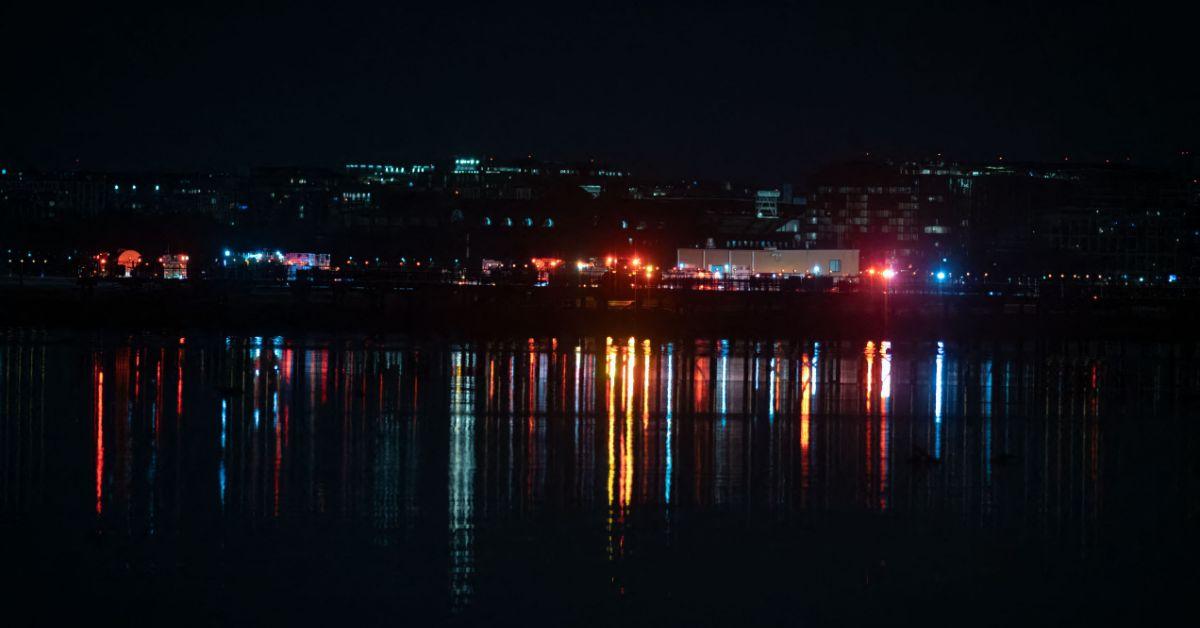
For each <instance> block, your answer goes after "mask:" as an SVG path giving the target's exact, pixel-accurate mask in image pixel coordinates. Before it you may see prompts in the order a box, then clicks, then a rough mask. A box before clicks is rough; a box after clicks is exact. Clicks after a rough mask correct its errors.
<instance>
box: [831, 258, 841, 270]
mask: <svg viewBox="0 0 1200 628" xmlns="http://www.w3.org/2000/svg"><path fill="white" fill-rule="evenodd" d="M829 272H831V273H840V272H842V260H840V259H831V260H829Z"/></svg>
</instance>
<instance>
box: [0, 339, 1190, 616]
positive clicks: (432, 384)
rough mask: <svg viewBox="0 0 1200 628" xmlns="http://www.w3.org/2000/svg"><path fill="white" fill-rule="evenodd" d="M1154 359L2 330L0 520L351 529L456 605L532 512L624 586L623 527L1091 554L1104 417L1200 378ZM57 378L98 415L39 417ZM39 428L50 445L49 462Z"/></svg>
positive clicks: (137, 527)
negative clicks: (867, 515) (1029, 538)
mask: <svg viewBox="0 0 1200 628" xmlns="http://www.w3.org/2000/svg"><path fill="white" fill-rule="evenodd" d="M48 347H49V348H50V352H49V353H48ZM1120 351H1123V350H1120ZM1147 351H1148V353H1147V355H1150V356H1151V357H1153V355H1156V354H1154V353H1153V351H1154V350H1153V349H1149V350H1147ZM81 356H82V357H81ZM1118 356H1120V357H1118ZM81 362H82V363H84V364H86V368H82V369H79V370H78V371H75V370H73V369H74V368H75V365H77V364H80V363H81ZM1144 364H1145V363H1144V362H1136V361H1131V360H1129V359H1128V358H1127V356H1124V354H1123V353H1120V352H1116V353H1114V350H1110V349H1106V348H1104V347H1092V348H1090V349H1089V350H1088V351H1081V350H1080V349H1079V348H1077V347H1076V348H1070V347H1046V346H1039V347H1032V348H1031V347H1027V346H1021V345H986V346H956V345H953V344H952V343H949V342H946V341H935V342H915V343H908V342H897V341H893V340H890V339H873V340H869V341H866V342H863V343H851V342H826V343H819V342H782V341H779V342H738V341H733V340H730V339H720V338H718V339H702V340H698V341H689V342H680V341H678V340H673V341H660V340H656V339H650V338H636V337H627V338H603V339H595V338H580V339H557V338H548V339H547V338H531V339H526V340H522V341H518V342H496V341H492V342H472V343H463V344H458V345H454V346H450V347H446V346H439V345H436V344H422V343H416V342H402V341H396V342H394V343H378V342H372V341H367V340H344V339H338V340H293V339H288V338H281V337H276V338H262V337H249V338H236V337H230V338H221V339H212V338H200V337H188V338H178V339H163V338H158V337H133V338H125V339H120V340H117V341H113V340H111V339H104V340H102V341H93V342H73V343H58V344H52V343H48V342H47V341H46V340H45V339H44V338H41V337H36V336H24V337H10V338H8V340H7V341H6V343H5V344H4V345H3V351H2V353H0V378H2V380H0V381H3V383H4V386H3V390H2V391H0V396H2V405H0V408H2V409H3V424H2V429H3V432H2V434H3V437H4V438H3V441H2V449H0V452H2V453H3V455H4V459H3V465H2V468H0V471H2V474H0V480H2V481H3V484H2V486H3V489H4V490H3V495H4V507H5V510H6V511H9V512H18V511H23V510H29V509H30V508H32V507H33V505H34V502H35V500H36V499H38V497H37V496H38V495H50V494H53V495H55V499H56V500H57V499H61V498H62V497H63V496H64V495H78V499H77V500H76V501H77V502H78V504H79V507H80V508H86V509H87V510H88V511H89V513H90V516H91V517H92V523H91V524H89V525H93V526H94V527H95V528H96V529H100V530H104V531H106V533H116V534H122V535H128V536H130V537H134V536H137V535H140V534H150V535H153V534H162V533H169V532H178V531H179V530H180V529H181V528H183V527H186V526H189V525H195V520H196V519H197V518H203V519H205V520H208V521H215V522H217V525H218V526H221V525H233V524H234V522H236V524H237V525H239V526H249V527H251V528H254V527H256V526H268V525H273V524H271V523H270V522H272V521H276V520H307V519H313V518H320V519H321V520H332V521H345V522H351V523H353V524H355V525H357V523H360V522H367V523H368V525H369V528H370V535H369V536H370V540H371V542H372V543H373V544H375V545H377V546H380V547H388V546H393V545H401V544H404V543H411V542H413V541H414V540H416V541H417V542H419V543H422V544H428V543H435V544H438V543H440V544H441V545H440V547H441V548H442V549H441V550H439V551H443V552H444V553H443V554H442V555H443V556H444V557H446V559H447V562H446V564H448V567H447V573H448V585H447V587H446V591H447V598H448V602H449V604H448V606H449V608H450V609H452V610H456V611H457V610H462V609H465V608H469V607H470V606H471V604H472V603H473V600H474V599H475V597H476V595H477V593H478V592H479V588H480V587H481V586H483V583H484V582H493V580H491V579H486V578H483V575H484V574H483V570H484V565H483V564H482V563H481V562H480V561H481V560H482V559H481V558H480V557H481V556H483V555H485V554H486V553H487V552H488V551H491V552H494V551H495V549H494V548H491V546H489V545H487V543H488V539H489V537H488V534H487V532H488V531H489V530H491V529H493V528H495V527H496V526H501V525H502V524H503V522H505V521H513V520H536V519H538V518H539V517H543V516H545V514H546V513H547V512H552V513H556V514H558V515H560V516H562V515H565V514H571V515H572V516H573V515H575V514H579V515H582V516H585V517H587V518H588V520H589V521H593V522H595V524H596V525H597V526H598V527H599V528H602V529H603V535H604V537H605V541H604V542H603V547H601V544H600V543H597V544H595V545H594V546H592V547H594V548H595V551H596V552H600V553H601V554H603V555H604V556H605V557H606V559H607V560H608V561H611V563H612V564H613V565H614V569H617V571H614V572H613V573H614V574H617V575H614V576H613V580H612V581H613V582H614V583H615V586H616V587H617V589H618V593H620V592H624V591H625V587H626V586H627V582H626V581H625V580H623V579H622V578H621V577H620V575H619V574H620V573H621V572H620V570H619V565H620V563H621V562H622V561H623V560H625V559H626V558H627V556H628V555H629V552H630V543H631V536H630V535H631V534H635V533H638V532H642V533H645V531H646V530H647V529H649V530H653V531H654V533H655V534H667V535H668V536H669V535H670V534H673V532H671V531H672V530H674V529H675V526H677V525H678V520H679V516H680V515H679V513H681V512H684V513H705V512H742V513H755V514H762V515H769V516H770V517H776V518H783V519H787V518H789V517H800V516H804V514H805V513H812V512H839V511H840V512H873V511H879V512H889V513H931V512H936V513H945V514H950V515H951V516H953V517H956V518H959V519H962V520H970V521H973V522H975V524H976V525H979V526H982V527H1002V526H1003V527H1011V526H1016V527H1017V528H1018V529H1020V530H1021V531H1022V532H1021V534H1026V533H1028V534H1035V533H1036V534H1046V535H1048V536H1050V537H1056V536H1058V537H1061V536H1062V535H1069V536H1070V538H1071V539H1072V540H1073V542H1075V543H1078V544H1080V545H1081V546H1086V545H1087V544H1089V543H1091V542H1093V541H1094V540H1095V537H1096V534H1097V532H1096V526H1097V521H1098V518H1099V516H1100V513H1101V511H1102V507H1103V505H1104V501H1103V499H1102V497H1103V493H1104V491H1105V487H1106V475H1105V474H1106V469H1108V468H1109V467H1107V466H1106V459H1107V457H1109V456H1111V455H1112V453H1111V452H1112V449H1111V448H1112V443H1113V440H1112V438H1111V436H1110V435H1109V434H1108V433H1107V432H1108V431H1109V430H1111V429H1120V428H1114V427H1113V426H1111V425H1110V424H1109V423H1106V422H1105V421H1103V420H1101V409H1102V408H1104V407H1106V403H1108V402H1106V401H1102V400H1105V399H1109V400H1111V399H1112V398H1113V397H1112V395H1114V394H1123V393H1124V392H1128V391H1131V390H1132V391H1136V392H1137V393H1138V394H1139V395H1140V396H1139V399H1142V401H1141V402H1140V403H1142V404H1143V406H1142V407H1143V409H1152V408H1155V407H1159V406H1163V405H1164V404H1166V403H1167V401H1169V400H1170V399H1168V398H1164V397H1163V396H1162V395H1163V393H1162V391H1163V390H1164V387H1163V386H1162V383H1163V381H1164V380H1170V381H1177V382H1178V381H1190V382H1192V383H1193V384H1194V382H1195V381H1196V380H1195V378H1194V375H1192V376H1190V377H1191V379H1188V378H1189V376H1188V375H1186V373H1185V374H1179V372H1174V371H1172V372H1168V371H1164V370H1162V368H1161V366H1159V367H1150V368H1149V370H1139V369H1140V368H1144ZM1135 365H1143V366H1138V368H1134V366H1135ZM1180 367H1181V368H1183V367H1184V365H1180ZM48 370H49V371H51V372H53V373H55V375H53V376H52V379H53V381H49V382H48V381H47V378H48V376H47V371H48ZM89 381H90V385H89V384H88V382H89ZM77 385H78V387H77V388H73V387H76V386H77ZM59 389H77V390H88V391H89V392H90V394H89V395H87V398H86V404H87V405H86V406H75V405H73V404H75V403H76V400H74V399H73V398H71V397H69V396H63V397H60V398H58V399H55V400H53V402H52V405H53V406H54V407H53V409H52V410H51V411H48V410H47V409H46V393H47V390H59ZM818 391H820V394H818ZM477 392H478V393H479V394H476V393H477ZM1106 393H1108V395H1109V396H1108V397H1106ZM1142 393H1146V394H1142ZM75 417H86V422H83V423H78V422H76V420H75ZM48 429H49V430H52V431H56V432H60V433H63V434H65V436H63V438H65V439H66V443H67V444H66V445H63V446H61V447H60V448H58V449H57V450H55V451H47V442H48V441H47V436H46V433H47V430H48ZM919 451H927V452H928V459H927V460H921V459H918V460H914V459H912V458H911V457H910V452H919ZM52 463H53V464H57V465H61V468H63V469H66V470H67V471H66V472H64V473H63V474H61V475H56V476H55V478H53V479H51V478H48V477H47V475H46V473H45V471H44V470H45V468H46V467H47V465H49V464H52ZM439 469H440V470H439ZM73 473H77V475H76V476H73V475H72V474H73ZM74 477H78V478H80V479H82V478H84V477H87V478H88V484H89V485H90V488H91V490H89V491H87V492H88V493H89V494H88V495H87V496H86V497H85V496H84V495H82V493H81V492H79V491H76V490H75V488H74V486H75V484H74V482H75V481H76V480H75V479H73V478H74ZM443 479H444V481H443ZM52 482H60V483H61V485H55V484H52ZM442 500H444V501H442ZM443 504H444V505H443ZM647 517H649V519H647ZM647 522H649V523H647ZM434 527H440V529H441V530H442V533H441V536H439V535H438V534H437V533H433V532H432V531H431V530H432V529H433V528H434ZM589 538H591V537H590V536H589V535H588V534H580V535H579V539H580V542H581V543H586V542H589V541H588V539H589ZM489 548H491V549H489Z"/></svg>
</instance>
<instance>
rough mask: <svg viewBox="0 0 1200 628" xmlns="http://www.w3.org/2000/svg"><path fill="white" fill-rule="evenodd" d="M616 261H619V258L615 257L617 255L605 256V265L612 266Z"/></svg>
mask: <svg viewBox="0 0 1200 628" xmlns="http://www.w3.org/2000/svg"><path fill="white" fill-rule="evenodd" d="M616 263H617V258H615V257H613V256H611V255H609V256H608V257H606V258H604V265H605V266H612V265H613V264H616Z"/></svg>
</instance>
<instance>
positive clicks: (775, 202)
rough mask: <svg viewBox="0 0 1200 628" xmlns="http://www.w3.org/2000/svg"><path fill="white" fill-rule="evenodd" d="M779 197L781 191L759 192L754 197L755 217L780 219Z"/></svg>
mask: <svg viewBox="0 0 1200 628" xmlns="http://www.w3.org/2000/svg"><path fill="white" fill-rule="evenodd" d="M779 197H780V192H779V190H759V191H758V192H757V193H756V194H755V195H754V213H755V215H756V216H758V217H759V218H778V217H779ZM789 200H790V199H789Z"/></svg>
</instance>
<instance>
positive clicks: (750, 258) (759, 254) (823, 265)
mask: <svg viewBox="0 0 1200 628" xmlns="http://www.w3.org/2000/svg"><path fill="white" fill-rule="evenodd" d="M834 260H837V261H839V262H840V269H839V270H836V271H835V270H832V268H833V266H835V264H834ZM713 266H721V267H722V268H723V272H729V273H738V272H743V273H752V274H753V273H757V274H771V273H774V274H781V275H803V274H805V273H813V270H814V269H815V268H817V267H820V273H819V274H821V275H832V276H835V277H845V276H849V275H857V274H859V272H860V269H859V265H858V249H797V250H757V249H679V250H678V253H677V261H676V267H678V268H698V269H701V270H709V269H711V268H712V267H713Z"/></svg>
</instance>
